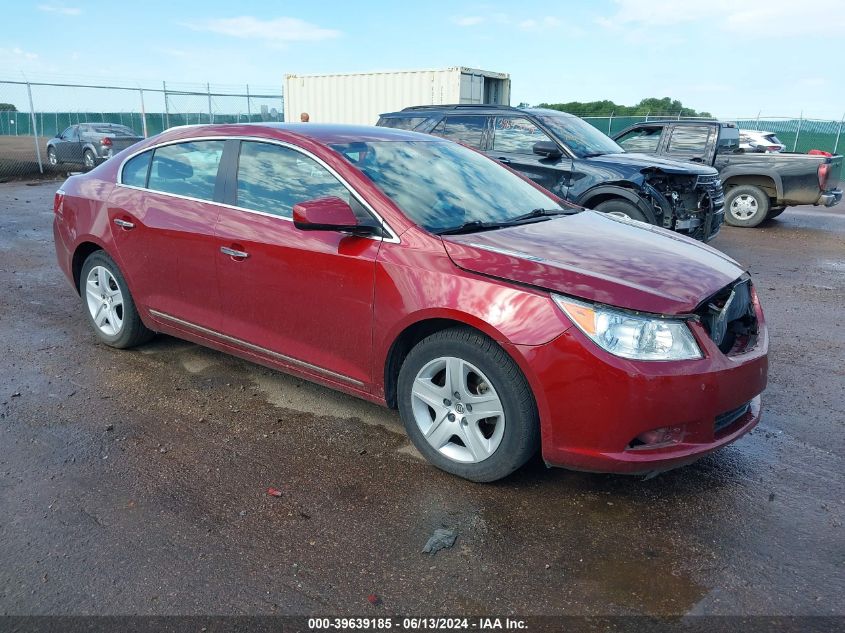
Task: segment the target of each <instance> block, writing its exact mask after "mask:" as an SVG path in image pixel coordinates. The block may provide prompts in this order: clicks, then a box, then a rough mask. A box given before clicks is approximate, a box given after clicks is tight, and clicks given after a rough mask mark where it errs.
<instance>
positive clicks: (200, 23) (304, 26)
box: [185, 15, 341, 43]
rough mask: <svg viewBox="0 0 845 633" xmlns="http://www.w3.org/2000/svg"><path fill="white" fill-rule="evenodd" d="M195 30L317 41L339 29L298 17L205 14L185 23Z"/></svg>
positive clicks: (280, 40) (275, 39)
mask: <svg viewBox="0 0 845 633" xmlns="http://www.w3.org/2000/svg"><path fill="white" fill-rule="evenodd" d="M185 26H187V27H188V28H191V29H193V30H195V31H208V32H210V33H219V34H220V35H229V36H231V37H241V38H251V39H259V40H265V41H267V42H273V43H285V42H317V41H321V40H328V39H332V38H335V37H339V36H340V35H341V32H340V31H338V30H335V29H326V28H322V27H320V26H317V25H316V24H311V23H310V22H306V21H305V20H300V19H299V18H288V17H281V18H274V19H272V20H261V19H259V18H255V17H252V16H249V15H244V16H240V17H236V18H208V19H205V20H197V21H194V22H188V23H186V24H185Z"/></svg>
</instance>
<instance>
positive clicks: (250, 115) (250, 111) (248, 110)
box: [246, 84, 252, 123]
mask: <svg viewBox="0 0 845 633" xmlns="http://www.w3.org/2000/svg"><path fill="white" fill-rule="evenodd" d="M246 116H247V119H246V122H247V123H252V109H251V108H250V106H249V84H247V85H246Z"/></svg>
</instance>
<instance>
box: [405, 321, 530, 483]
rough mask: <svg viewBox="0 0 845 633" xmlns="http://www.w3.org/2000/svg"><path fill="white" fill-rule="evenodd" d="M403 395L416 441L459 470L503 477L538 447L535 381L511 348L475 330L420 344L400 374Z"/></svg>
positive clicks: (472, 476) (453, 331)
mask: <svg viewBox="0 0 845 633" xmlns="http://www.w3.org/2000/svg"><path fill="white" fill-rule="evenodd" d="M398 400H399V412H400V414H401V416H402V421H403V423H404V424H405V430H406V431H407V433H408V436H409V437H410V439H411V441H412V442H413V444H414V446H416V448H417V450H419V451H420V453H422V454H423V456H424V457H425V458H426V459H427V460H428V461H429V462H431V463H432V464H433V465H435V466H437V467H438V468H440V469H441V470H445V471H446V472H448V473H451V474H453V475H457V476H459V477H463V478H464V479H469V480H471V481H477V482H489V481H496V480H497V479H502V478H503V477H506V476H508V475H510V474H511V473H512V472H514V471H515V470H516V469H518V468H519V467H520V466H522V465H523V464H525V462H527V461H528V460H529V459H530V458H531V456H532V455H534V454H535V453H536V452H537V448H538V446H539V443H540V422H539V415H538V413H537V405H536V403H535V401H534V396H533V394H532V392H531V388H530V387H529V385H528V381H527V380H526V379H525V376H523V374H522V372H521V371H520V369H519V367H518V366H517V364H516V363H515V362H514V360H513V359H512V358H511V357H510V356H509V355H508V354H507V352H505V350H503V349H502V348H501V347H500V346H499V345H498V344H496V342H495V341H493V340H492V339H490V338H488V337H487V336H485V335H483V334H481V333H480V332H477V331H476V330H473V329H471V328H468V327H456V328H450V329H448V330H443V331H441V332H437V333H435V334H432V335H431V336H429V337H428V338H426V339H423V340H422V341H421V342H420V343H418V344H417V345H416V346H415V347H414V348H413V349H412V350H411V351H410V353H409V354H408V356H407V357H406V358H405V361H404V363H403V364H402V368H401V370H400V372H399V385H398Z"/></svg>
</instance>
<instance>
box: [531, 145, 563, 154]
mask: <svg viewBox="0 0 845 633" xmlns="http://www.w3.org/2000/svg"><path fill="white" fill-rule="evenodd" d="M533 149H534V153H535V154H539V155H540V156H544V157H546V158H560V157H561V156H563V154H562V153H561V151H560V148H559V147H558V146H557V145H555V144H554V143H552V142H551V141H537V142H536V143H534V148H533Z"/></svg>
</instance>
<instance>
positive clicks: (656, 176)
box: [643, 168, 725, 242]
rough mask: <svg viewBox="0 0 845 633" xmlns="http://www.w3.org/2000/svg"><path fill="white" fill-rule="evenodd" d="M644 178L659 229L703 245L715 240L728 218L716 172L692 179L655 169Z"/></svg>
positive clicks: (649, 171) (722, 190) (723, 194)
mask: <svg viewBox="0 0 845 633" xmlns="http://www.w3.org/2000/svg"><path fill="white" fill-rule="evenodd" d="M714 171H715V170H714ZM643 175H644V182H643V195H644V196H645V197H646V199H647V200H648V202H649V204H650V206H651V208H652V210H653V212H654V214H655V219H656V220H657V223H658V224H659V225H660V226H662V227H663V228H665V229H669V230H672V231H677V232H678V233H682V234H685V235H687V236H689V237H691V238H693V239H696V240H701V241H703V242H709V241H710V240H712V239H713V238H714V237H716V235H717V234H718V233H719V229H720V228H721V226H722V222H723V221H724V219H725V192H724V189H723V188H722V182H721V181H720V180H719V175H718V174H717V173H713V174H699V175H697V176H695V177H692V176H690V175H688V174H683V175H678V174H668V173H666V172H664V171H662V170H661V169H656V168H655V169H648V170H644V174H643Z"/></svg>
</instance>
